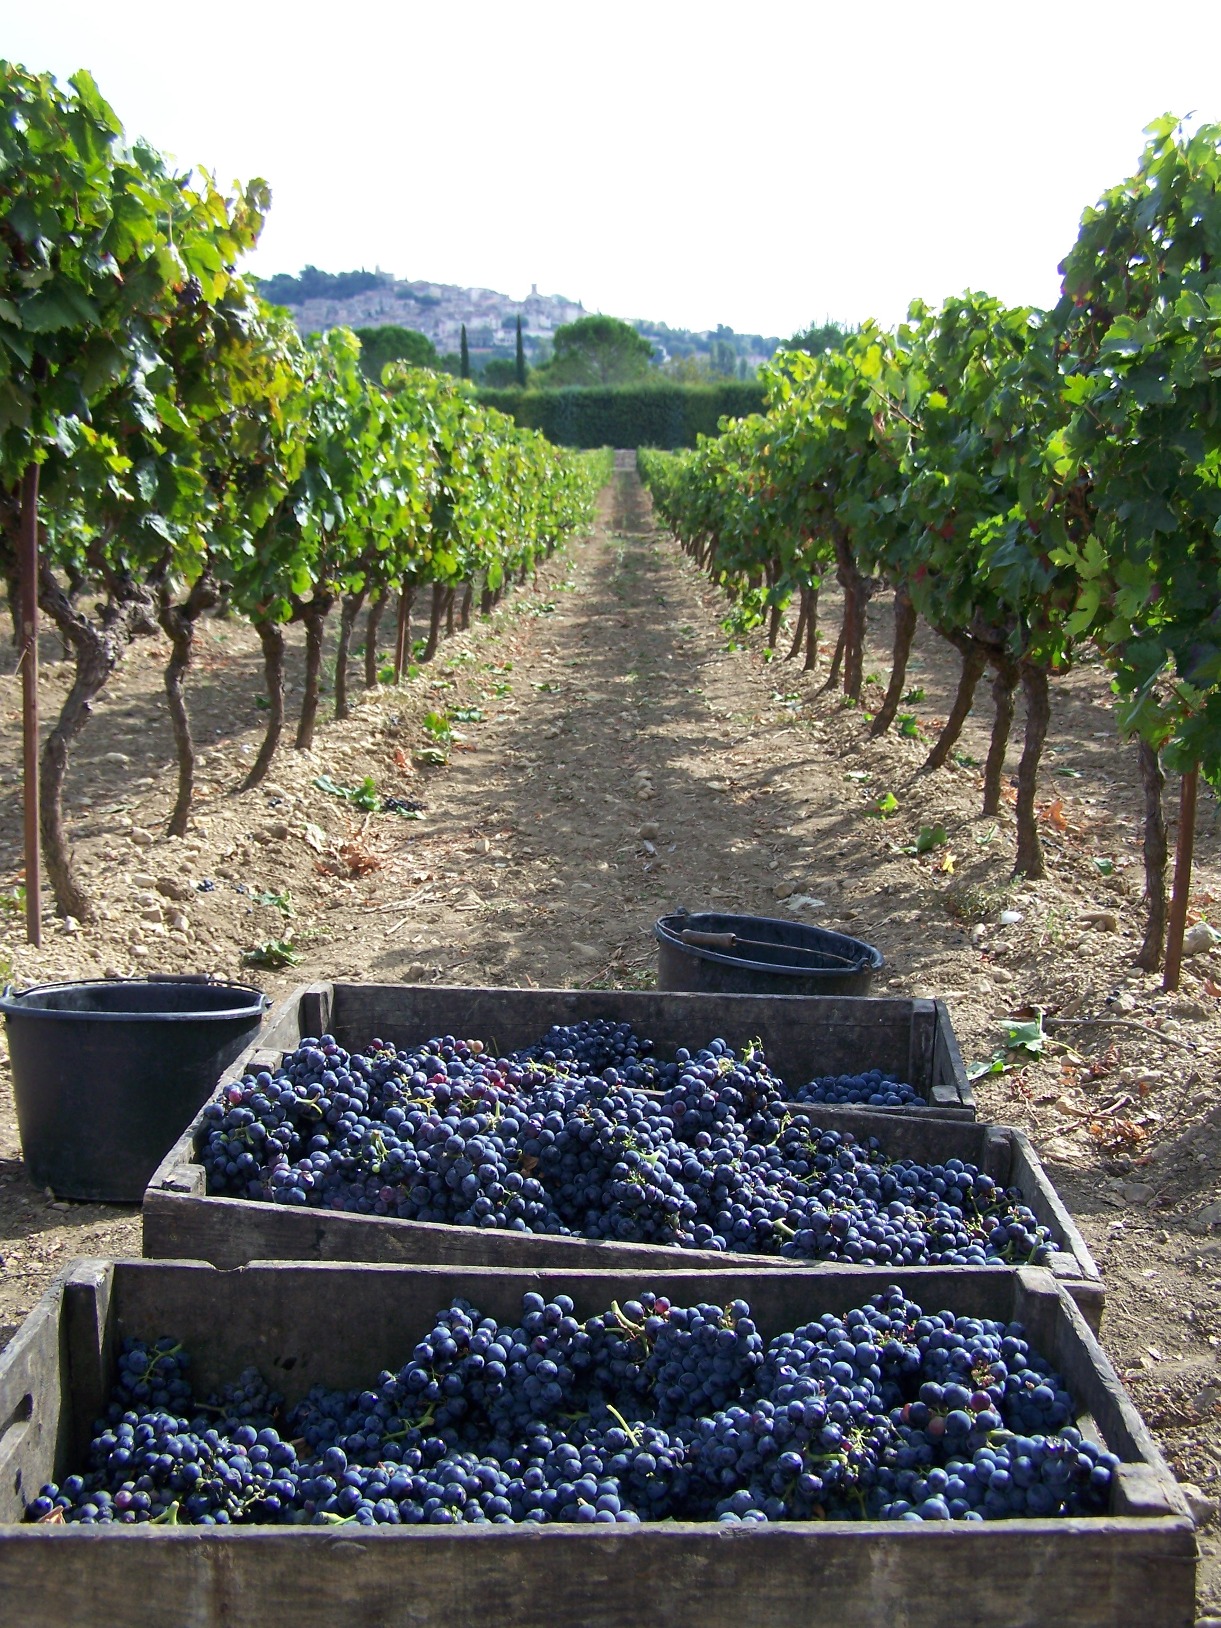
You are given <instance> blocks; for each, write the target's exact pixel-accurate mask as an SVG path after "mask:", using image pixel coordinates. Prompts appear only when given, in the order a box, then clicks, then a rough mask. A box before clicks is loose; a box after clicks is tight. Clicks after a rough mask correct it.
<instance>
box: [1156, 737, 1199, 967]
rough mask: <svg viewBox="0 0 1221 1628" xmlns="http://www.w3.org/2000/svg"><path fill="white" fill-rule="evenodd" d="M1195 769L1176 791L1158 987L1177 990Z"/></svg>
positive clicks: (1188, 881)
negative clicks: (1163, 963)
mask: <svg viewBox="0 0 1221 1628" xmlns="http://www.w3.org/2000/svg"><path fill="white" fill-rule="evenodd" d="M1199 783H1200V771H1199V768H1198V767H1196V768H1191V769H1188V771H1187V773H1186V774H1185V775H1184V776H1183V783H1182V785H1181V786H1180V788H1179V829H1178V832H1177V833H1176V836H1175V842H1174V889H1173V892H1172V893H1171V895H1170V922H1169V926H1168V928H1167V931H1166V971H1165V974H1164V975H1163V977H1162V988H1163V989H1166V990H1170V989H1177V988H1178V987H1179V969H1180V968H1181V966H1182V964H1183V931H1184V929H1185V928H1186V926H1187V896H1188V894H1189V893H1190V891H1191V860H1192V853H1193V851H1194V848H1195V840H1196V792H1197V790H1198V788H1199Z"/></svg>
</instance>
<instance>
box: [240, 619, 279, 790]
mask: <svg viewBox="0 0 1221 1628" xmlns="http://www.w3.org/2000/svg"><path fill="white" fill-rule="evenodd" d="M257 631H258V635H259V643H260V644H261V645H262V647H263V681H264V683H265V684H266V686H267V728H266V730H265V731H264V733H263V744H262V746H260V747H259V755H258V756H257V757H256V758H255V760H254V762H253V763H252V764H251V765H250V773H249V774H248V775H247V776H246V778H245V780H243V781H242V790H243V791H249V790H250V788H251V786H257V785H258V784H259V783H260V782H261V781H263V780H265V779H266V778H267V771H268V769H270V768H271V760H272V758H274V757H275V755H276V747H277V746H279V744H280V736H281V735H282V734H283V733H284V629H283V627H281V625H280V623H279V622H259V623H258V624H257Z"/></svg>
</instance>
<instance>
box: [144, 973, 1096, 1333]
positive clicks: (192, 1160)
mask: <svg viewBox="0 0 1221 1628" xmlns="http://www.w3.org/2000/svg"><path fill="white" fill-rule="evenodd" d="M332 989H333V991H334V1004H333V1006H331V1007H330V1009H329V1012H328V1006H327V1003H328V1001H329V1000H330V999H331V991H332ZM688 1002H691V1003H697V1004H696V1005H694V1006H693V1007H692V1008H688V1006H687V1003H688ZM640 1003H647V1005H641V1004H640ZM919 1005H925V1006H929V1007H932V1006H933V1005H934V1003H933V1002H931V1001H930V1002H923V1003H921V1002H914V1001H880V1002H875V1001H871V1000H864V999H855V998H848V997H845V998H844V999H842V1000H839V999H835V998H829V997H825V998H819V997H807V998H802V997H800V996H779V997H775V998H772V997H769V996H761V995H737V996H731V995H647V994H640V993H638V992H634V991H607V992H602V991H599V992H592V993H585V992H575V991H572V990H534V989H531V990H484V989H472V990H463V989H452V988H451V989H446V988H439V989H428V988H412V987H395V986H385V985H382V986H368V987H366V986H362V985H356V984H339V985H334V986H332V985H327V984H324V985H315V986H311V987H308V988H305V989H302V990H297V991H294V993H293V995H291V996H290V997H288V998H287V999H286V1000H285V1002H284V1003H283V1006H282V1008H281V1010H280V1011H279V1012H278V1013H277V1014H276V1016H275V1017H274V1018H273V1020H272V1021H271V1023H270V1024H269V1026H268V1027H267V1028H266V1029H264V1030H263V1032H262V1034H261V1035H260V1037H259V1042H258V1046H257V1047H253V1048H251V1050H250V1051H249V1052H247V1053H245V1054H244V1055H243V1057H241V1058H239V1059H238V1060H237V1061H236V1062H235V1063H234V1065H233V1067H232V1068H231V1069H230V1070H228V1072H227V1073H226V1075H225V1078H226V1079H228V1078H230V1077H240V1075H241V1073H242V1072H243V1070H244V1068H245V1067H246V1066H248V1064H250V1063H251V1062H254V1063H257V1064H258V1066H271V1067H275V1066H277V1065H278V1064H279V1062H280V1058H281V1053H282V1052H283V1051H285V1050H288V1049H290V1048H292V1047H294V1046H295V1045H296V1044H297V1042H298V1040H299V1039H300V1038H301V1036H302V1035H318V1034H320V1033H322V1032H330V1033H333V1034H335V1036H336V1038H337V1039H338V1040H339V1041H340V1043H341V1044H344V1045H346V1044H348V1043H349V1042H350V1043H352V1044H353V1045H359V1044H361V1043H364V1042H367V1041H368V1040H369V1039H370V1038H372V1037H373V1036H374V1035H376V1036H379V1037H380V1038H381V1039H384V1040H395V1041H416V1040H419V1039H421V1038H426V1037H429V1036H432V1035H437V1034H460V1035H466V1036H480V1035H483V1036H488V1037H490V1038H492V1039H494V1040H495V1043H496V1045H497V1046H498V1047H500V1048H501V1049H509V1048H512V1047H514V1046H517V1045H523V1044H528V1043H529V1042H530V1041H531V1040H532V1039H537V1038H538V1037H539V1036H540V1035H541V1034H543V1033H544V1032H545V1031H546V1029H547V1027H548V1025H549V1024H550V1023H552V1022H556V1021H562V1020H564V1021H569V1022H575V1021H577V1020H578V1019H579V1018H582V1017H599V1016H601V1017H607V1016H609V1017H613V1018H626V1019H628V1020H629V1021H632V1022H633V1023H635V1024H636V1025H637V1028H638V1032H640V1033H643V1034H647V1035H648V1036H649V1038H650V1039H654V1040H655V1041H656V1042H657V1046H658V1049H659V1051H661V1050H664V1048H666V1047H667V1046H669V1047H671V1048H673V1047H675V1046H677V1045H679V1044H681V1043H682V1041H683V1039H684V1038H689V1037H690V1034H691V1027H692V1026H694V1027H695V1029H696V1032H698V1033H700V1034H704V1033H705V1029H706V1030H707V1034H706V1038H707V1039H711V1038H712V1037H713V1036H714V1035H717V1034H721V1035H723V1036H724V1037H725V1038H726V1039H728V1040H730V1041H731V1043H732V1041H733V1038H734V1036H735V1035H737V1036H738V1037H739V1038H741V1039H747V1038H749V1037H750V1036H752V1035H756V1034H760V1033H761V1031H762V1035H763V1040H764V1045H765V1046H766V1047H767V1050H768V1055H769V1057H770V1056H772V1038H771V1034H770V1032H769V1031H766V1030H764V1029H763V1025H764V1024H765V1022H766V1021H767V1019H768V1017H769V1015H770V1014H771V1012H772V1009H774V1008H775V1007H782V1008H785V1009H788V1008H822V1007H830V1008H835V1009H836V1012H837V1014H838V1015H837V1017H836V1022H835V1024H834V1025H832V1027H831V1031H830V1032H831V1033H832V1034H833V1036H834V1040H833V1043H834V1045H836V1046H842V1047H848V1046H850V1045H861V1044H863V1041H864V1039H867V1038H868V1036H869V1035H870V1034H871V1033H873V1032H874V1030H875V1029H876V1030H877V1032H878V1033H880V1034H881V1035H882V1036H883V1040H882V1041H881V1042H880V1044H883V1045H885V1044H890V1045H897V1044H899V1040H898V1038H897V1029H896V1024H897V1022H898V1020H897V1018H896V1014H895V1013H894V1012H893V1011H891V1012H890V1013H889V1014H885V1013H882V1014H871V1013H870V1011H869V1009H870V1008H872V1007H875V1006H882V1007H886V1008H896V1007H900V1008H903V1009H904V1011H905V1012H906V1014H907V1019H906V1021H907V1023H908V1028H909V1030H910V1029H911V1028H912V1027H913V1026H914V1024H915V1020H916V1017H917V1015H918V1014H916V1013H914V1012H913V1010H912V1009H913V1008H914V1007H916V1006H919ZM689 1010H693V1011H695V1012H696V1013H697V1015H696V1016H695V1017H689V1016H687V1015H686V1014H687V1012H688V1011H689ZM857 1013H860V1014H862V1015H861V1016H860V1017H856V1016H854V1015H853V1014H857ZM560 1014H563V1018H562V1019H561V1016H560ZM676 1014H677V1015H676ZM773 1021H774V1022H775V1023H776V1024H778V1025H779V1027H778V1028H777V1029H776V1031H775V1033H776V1036H777V1038H778V1040H779V1041H780V1044H781V1045H784V1046H790V1047H796V1045H797V1044H798V1041H797V1039H796V1038H795V1036H794V1034H793V1033H792V1032H791V1029H790V1027H789V1026H790V1025H791V1023H792V1022H793V1021H794V1019H793V1017H792V1016H791V1014H790V1013H789V1012H788V1011H787V1010H785V1011H784V1012H783V1013H782V1015H781V1018H777V1019H773ZM938 1022H940V1020H938ZM932 1032H933V1034H934V1037H935V1036H936V1035H937V1033H939V1032H940V1030H939V1029H938V1027H937V1023H935V1024H934V1027H933V1031H932ZM886 1037H889V1038H886ZM943 1038H945V1039H949V1040H952V1035H950V1034H949V1029H948V1022H947V1024H946V1028H945V1031H944V1036H943ZM828 1044H829V1045H830V1044H831V1042H829V1043H828ZM779 1049H780V1047H779V1046H778V1047H777V1050H779ZM935 1049H936V1048H935V1046H934V1048H933V1052H935ZM933 1052H930V1055H932V1054H933ZM788 1055H789V1054H787V1053H785V1054H782V1056H781V1059H780V1060H779V1061H778V1062H777V1069H778V1071H780V1072H783V1066H784V1061H785V1060H786V1058H787V1056H788ZM839 1055H840V1056H845V1057H846V1056H847V1055H848V1054H847V1053H846V1052H844V1051H841V1052H840V1053H839ZM857 1055H858V1056H859V1055H860V1053H859V1052H858V1053H857ZM954 1055H955V1056H957V1050H956V1048H955V1052H954ZM830 1066H831V1067H832V1068H838V1067H840V1066H847V1063H846V1062H845V1063H844V1064H843V1065H841V1064H839V1063H838V1062H836V1063H832V1064H831V1065H830ZM881 1066H892V1065H890V1064H889V1063H883V1064H882V1065H881ZM895 1066H897V1065H895ZM816 1111H817V1115H818V1118H819V1120H820V1122H822V1123H825V1124H827V1125H828V1126H831V1127H833V1128H835V1129H837V1130H845V1131H851V1132H852V1133H853V1134H854V1135H856V1136H858V1137H865V1136H876V1137H877V1138H878V1139H879V1141H880V1142H881V1144H882V1147H883V1149H884V1151H885V1152H886V1154H887V1155H888V1156H889V1157H890V1158H892V1159H917V1160H920V1161H921V1162H928V1161H940V1160H945V1159H951V1158H959V1159H963V1160H964V1161H967V1162H969V1163H972V1164H975V1165H978V1166H979V1167H980V1168H981V1169H983V1170H985V1171H987V1173H988V1174H989V1175H991V1176H993V1177H994V1178H995V1179H996V1180H998V1181H1000V1182H1002V1183H1003V1184H1004V1185H1006V1186H1015V1187H1018V1188H1019V1189H1020V1190H1021V1192H1022V1195H1023V1197H1024V1199H1025V1202H1026V1203H1027V1204H1029V1206H1030V1208H1031V1209H1032V1210H1033V1211H1034V1213H1035V1215H1036V1216H1037V1217H1038V1219H1039V1220H1040V1221H1041V1222H1042V1223H1043V1224H1044V1225H1046V1226H1047V1227H1049V1228H1050V1229H1051V1233H1052V1236H1053V1237H1054V1239H1055V1241H1056V1242H1057V1244H1058V1245H1059V1246H1060V1248H1059V1253H1058V1254H1057V1255H1056V1256H1055V1257H1053V1265H1052V1267H1051V1270H1052V1271H1053V1272H1054V1274H1055V1275H1056V1276H1057V1277H1058V1278H1059V1279H1060V1280H1061V1281H1063V1282H1064V1283H1066V1284H1067V1285H1069V1286H1070V1289H1071V1293H1072V1294H1073V1295H1074V1296H1075V1298H1076V1299H1077V1300H1078V1302H1079V1304H1080V1305H1081V1307H1082V1310H1083V1311H1084V1313H1085V1316H1086V1319H1087V1321H1088V1322H1089V1323H1090V1325H1091V1326H1092V1327H1094V1328H1097V1327H1098V1326H1099V1322H1100V1319H1101V1316H1102V1306H1103V1285H1102V1280H1101V1278H1100V1276H1099V1273H1098V1268H1097V1266H1096V1265H1095V1264H1094V1261H1093V1259H1092V1257H1091V1255H1090V1252H1089V1248H1088V1246H1087V1245H1086V1242H1085V1240H1084V1238H1083V1237H1082V1236H1081V1233H1080V1232H1079V1231H1078V1229H1077V1227H1076V1225H1075V1224H1074V1222H1073V1220H1072V1217H1071V1216H1070V1215H1069V1213H1068V1211H1067V1210H1066V1209H1065V1207H1064V1205H1063V1204H1062V1203H1061V1201H1060V1199H1059V1197H1058V1195H1057V1194H1056V1191H1055V1189H1054V1188H1053V1186H1052V1185H1051V1183H1050V1181H1049V1180H1048V1179H1047V1175H1046V1173H1045V1172H1044V1170H1043V1167H1042V1165H1041V1164H1040V1162H1039V1159H1038V1156H1037V1155H1036V1153H1035V1151H1034V1149H1033V1148H1032V1146H1031V1145H1030V1142H1029V1141H1028V1139H1027V1138H1026V1137H1025V1136H1024V1135H1023V1134H1022V1133H1021V1132H1020V1131H1017V1130H1013V1129H1011V1128H1009V1127H1007V1126H997V1125H987V1124H985V1123H983V1122H982V1121H980V1120H976V1119H974V1118H971V1117H969V1116H967V1115H964V1114H961V1113H959V1114H955V1115H943V1114H940V1113H937V1112H934V1111H931V1110H925V1111H916V1112H908V1113H902V1112H894V1111H888V1110H885V1109H863V1108H846V1107H832V1106H830V1105H825V1104H818V1105H816ZM205 1135H206V1129H205V1124H204V1121H203V1119H202V1117H197V1118H196V1119H195V1121H194V1122H193V1123H192V1124H191V1125H190V1126H189V1127H188V1129H187V1130H186V1132H185V1133H184V1134H183V1136H182V1137H181V1139H180V1140H179V1141H178V1143H177V1144H176V1146H175V1147H174V1148H173V1149H172V1150H171V1151H170V1153H169V1154H167V1155H166V1158H165V1159H164V1160H163V1161H162V1164H161V1165H160V1167H159V1169H158V1170H157V1171H156V1172H155V1174H154V1175H153V1178H152V1181H151V1182H150V1183H149V1186H148V1189H147V1191H146V1192H145V1195H144V1214H143V1227H144V1245H143V1247H144V1254H145V1255H146V1256H147V1257H148V1258H150V1259H162V1260H166V1259H169V1260H178V1259H188V1258H189V1259H192V1260H202V1261H209V1262H211V1263H212V1264H213V1265H214V1266H221V1267H233V1266H242V1265H244V1264H245V1263H246V1262H248V1261H253V1260H323V1261H325V1260H330V1261H382V1262H388V1263H395V1262H397V1263H415V1264H420V1265H424V1264H438V1265H442V1264H448V1265H455V1266H505V1267H510V1266H516V1267H529V1268H545V1267H554V1268H557V1269H558V1268H564V1269H568V1268H569V1266H571V1267H572V1268H573V1269H576V1268H579V1267H582V1266H589V1267H599V1268H604V1267H614V1266H629V1267H640V1268H642V1269H648V1270H653V1269H655V1263H657V1262H661V1261H666V1262H669V1261H674V1262H676V1263H681V1264H682V1266H683V1267H692V1268H693V1267H696V1266H715V1265H718V1264H723V1262H724V1260H725V1256H724V1255H721V1254H715V1253H712V1252H706V1251H697V1250H681V1251H680V1250H675V1249H670V1248H667V1247H666V1246H664V1245H660V1244H629V1243H617V1242H611V1241H607V1240H600V1239H599V1240H595V1239H585V1238H565V1237H554V1236H550V1235H545V1234H534V1233H510V1232H501V1231H493V1230H492V1229H490V1228H487V1229H485V1228H476V1227H460V1226H451V1225H448V1224H445V1223H442V1222H435V1221H400V1220H398V1219H394V1218H389V1217H382V1216H368V1215H346V1214H343V1213H341V1212H337V1211H333V1210H322V1209H297V1208H295V1207H289V1206H287V1205H281V1204H263V1203H257V1202H253V1201H251V1200H248V1199H240V1198H214V1197H210V1196H208V1194H207V1190H206V1182H205V1173H204V1169H203V1166H202V1165H201V1164H200V1163H199V1161H198V1156H197V1155H198V1149H199V1147H200V1146H201V1144H202V1142H203V1139H204V1137H205ZM734 1258H735V1260H740V1261H741V1262H742V1263H743V1265H749V1266H750V1267H752V1268H756V1269H758V1268H769V1267H770V1268H776V1267H780V1266H784V1265H792V1264H793V1263H791V1262H786V1261H785V1260H784V1259H783V1258H782V1257H779V1256H765V1255H742V1256H735V1257H734ZM804 1270H807V1271H821V1270H823V1268H822V1266H821V1265H818V1264H814V1263H812V1264H811V1265H809V1266H807V1267H805V1268H804Z"/></svg>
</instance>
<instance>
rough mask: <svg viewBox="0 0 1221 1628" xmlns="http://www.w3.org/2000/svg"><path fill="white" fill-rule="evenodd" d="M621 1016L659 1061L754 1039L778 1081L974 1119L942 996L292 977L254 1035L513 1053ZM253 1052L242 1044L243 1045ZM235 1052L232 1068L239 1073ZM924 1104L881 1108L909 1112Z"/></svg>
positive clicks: (281, 1042)
mask: <svg viewBox="0 0 1221 1628" xmlns="http://www.w3.org/2000/svg"><path fill="white" fill-rule="evenodd" d="M583 1018H611V1019H613V1020H614V1021H615V1022H617V1023H618V1022H627V1023H630V1024H631V1025H632V1027H633V1029H635V1031H636V1033H637V1034H638V1035H640V1036H641V1037H642V1038H646V1039H649V1040H651V1041H652V1042H653V1043H654V1047H655V1049H656V1054H657V1055H658V1056H659V1057H662V1058H665V1059H668V1058H672V1057H673V1056H674V1053H675V1051H676V1050H677V1049H678V1047H679V1046H692V1045H695V1046H705V1045H707V1044H708V1042H709V1041H710V1040H712V1039H713V1038H714V1037H716V1036H720V1038H721V1039H723V1040H727V1041H728V1042H729V1043H730V1045H732V1046H738V1047H740V1046H742V1045H745V1044H747V1043H749V1042H750V1041H752V1040H755V1039H759V1040H762V1042H763V1049H764V1051H765V1052H766V1054H767V1060H768V1063H769V1065H770V1067H771V1068H772V1070H773V1071H774V1072H775V1073H777V1074H779V1075H780V1076H781V1078H782V1079H784V1080H785V1081H786V1082H787V1083H788V1084H789V1085H790V1086H799V1085H804V1084H805V1083H806V1082H807V1081H808V1080H810V1079H813V1078H814V1076H815V1075H820V1074H841V1073H856V1072H857V1071H858V1070H860V1069H866V1068H879V1069H882V1070H884V1071H889V1072H890V1073H892V1074H894V1075H895V1076H897V1078H899V1079H901V1080H906V1081H907V1083H908V1084H909V1085H911V1086H912V1087H914V1089H915V1090H917V1091H919V1092H921V1093H922V1095H923V1096H924V1098H925V1101H926V1103H927V1105H928V1109H933V1110H936V1111H937V1112H938V1113H941V1114H956V1115H963V1116H965V1117H967V1118H972V1117H974V1114H975V1100H974V1097H973V1095H972V1092H971V1087H970V1084H969V1083H968V1080H967V1077H966V1072H965V1070H964V1069H963V1065H962V1054H961V1052H960V1051H959V1049H958V1042H957V1040H956V1039H955V1038H954V1030H953V1027H952V1026H951V1023H950V1016H949V1011H948V1010H947V1008H946V1004H945V1002H944V1001H935V1000H908V999H872V998H866V997H861V996H851V995H842V996H836V995H699V994H674V993H662V992H659V991H656V990H636V989H477V988H470V989H467V988H462V987H459V986H446V985H438V984H418V985H417V984H345V983H319V984H304V985H302V986H301V987H300V988H298V989H295V990H293V991H292V993H291V994H290V995H287V996H285V998H284V1000H283V1001H281V1002H279V1003H278V1005H277V1007H276V1009H275V1011H274V1012H273V1014H272V1015H271V1017H270V1018H269V1019H268V1021H267V1023H266V1024H265V1026H264V1028H263V1030H262V1032H261V1033H260V1035H259V1037H258V1040H257V1042H256V1045H257V1047H259V1048H261V1049H263V1050H272V1051H274V1050H276V1049H279V1050H283V1051H288V1050H291V1049H292V1048H293V1047H294V1046H295V1045H296V1044H297V1042H298V1041H299V1040H300V1039H301V1037H302V1036H303V1035H319V1034H323V1033H328V1034H333V1035H334V1036H335V1038H336V1039H337V1040H338V1041H339V1044H340V1045H341V1046H346V1047H348V1048H349V1049H351V1048H353V1047H360V1046H362V1045H366V1044H367V1043H368V1042H369V1040H371V1039H372V1038H373V1037H374V1036H375V1035H377V1036H379V1037H380V1038H381V1039H383V1040H391V1041H395V1042H407V1043H414V1042H416V1041H420V1040H429V1039H431V1038H432V1037H433V1036H434V1035H444V1034H452V1035H456V1036H458V1038H459V1039H463V1040H482V1041H484V1042H486V1043H487V1044H488V1045H489V1046H490V1047H492V1049H493V1050H496V1051H499V1052H502V1053H503V1052H506V1051H513V1050H515V1049H516V1048H517V1047H519V1046H529V1045H532V1044H533V1042H534V1041H536V1040H540V1039H541V1038H542V1036H543V1035H544V1034H545V1033H546V1031H547V1030H548V1029H549V1028H550V1027H551V1025H552V1024H553V1023H579V1022H580V1021H581V1020H582V1019H583ZM252 1049H254V1048H252ZM240 1063H241V1059H240V1058H239V1059H238V1063H237V1064H236V1065H235V1067H239V1071H240ZM928 1109H917V1108H908V1109H882V1110H879V1111H880V1112H889V1113H904V1112H905V1113H909V1114H910V1113H921V1112H927V1111H928Z"/></svg>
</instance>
